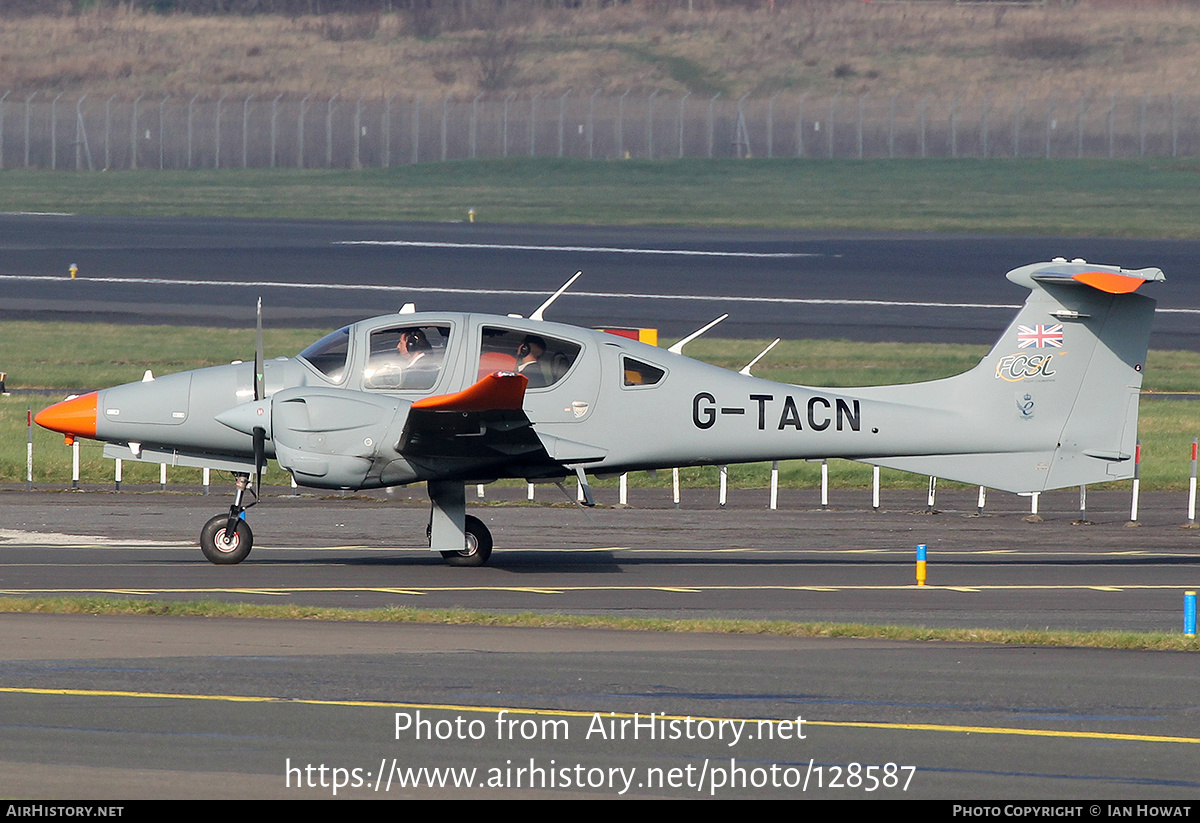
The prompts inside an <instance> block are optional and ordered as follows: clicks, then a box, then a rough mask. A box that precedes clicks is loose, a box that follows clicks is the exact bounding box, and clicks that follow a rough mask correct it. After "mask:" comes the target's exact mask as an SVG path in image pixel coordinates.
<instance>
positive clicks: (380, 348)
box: [363, 327, 442, 389]
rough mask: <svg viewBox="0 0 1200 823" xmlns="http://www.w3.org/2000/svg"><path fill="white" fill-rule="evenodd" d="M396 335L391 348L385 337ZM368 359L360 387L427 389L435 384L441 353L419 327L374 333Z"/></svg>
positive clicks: (439, 367)
mask: <svg viewBox="0 0 1200 823" xmlns="http://www.w3.org/2000/svg"><path fill="white" fill-rule="evenodd" d="M393 334H395V335H397V336H396V338H393V339H395V340H396V343H395V345H394V346H392V345H388V344H387V343H386V342H384V336H385V335H387V336H389V337H390V335H393ZM371 350H372V352H371V358H370V362H369V363H368V366H367V368H366V369H365V370H364V371H363V385H364V386H365V387H366V388H371V389H429V388H432V387H433V385H434V384H435V383H436V382H437V379H438V374H440V372H441V367H442V362H441V361H442V357H441V355H442V351H441V350H440V349H435V348H434V347H433V346H432V345H431V344H430V342H429V337H428V335H427V334H426V332H425V330H424V329H422V328H419V327H413V328H407V329H400V330H398V332H397V330H394V329H393V330H390V331H389V332H382V333H378V332H377V333H376V334H374V335H372V339H371Z"/></svg>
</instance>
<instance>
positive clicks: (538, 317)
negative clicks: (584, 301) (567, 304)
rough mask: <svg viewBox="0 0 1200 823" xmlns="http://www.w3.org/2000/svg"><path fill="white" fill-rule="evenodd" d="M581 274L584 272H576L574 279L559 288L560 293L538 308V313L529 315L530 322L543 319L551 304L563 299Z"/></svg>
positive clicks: (556, 293)
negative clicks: (560, 298)
mask: <svg viewBox="0 0 1200 823" xmlns="http://www.w3.org/2000/svg"><path fill="white" fill-rule="evenodd" d="M581 274H583V272H582V271H577V272H575V276H574V277H572V278H571V279H570V280H568V281H567V282H566V283H563V284H562V286H560V287H559V289H558V291H556V292H555V293H554V294H552V295H550V297H549V298H548V299H547V300H546V302H545V303H543V304H542V305H540V306H538V307H537V311H535V312H534V313H533V314H531V315H529V319H530V320H541V319H543V318H542V315H543V314H544V313H545V311H546V309H548V308H550V304H551V303H553V302H554V301H555V300H557V299H558V298H559V297H561V296H562V293H563V292H565V291H566V290H567V289H568V288H570V287H571V284H572V283H574V282H575V281H576V280H578V279H579V276H580V275H581Z"/></svg>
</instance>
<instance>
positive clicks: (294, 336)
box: [0, 322, 1200, 489]
mask: <svg viewBox="0 0 1200 823" xmlns="http://www.w3.org/2000/svg"><path fill="white" fill-rule="evenodd" d="M322 333H324V330H319V329H267V330H266V331H265V333H264V348H265V350H266V351H267V352H268V354H269V355H272V356H274V355H276V354H281V353H287V354H289V355H290V354H293V353H295V352H297V351H299V350H300V349H302V348H303V347H304V346H306V345H307V344H308V343H310V342H312V340H314V339H316V338H317V337H319V336H320V335H321V334H322ZM78 340H88V341H90V343H91V345H89V346H88V347H87V348H85V349H80V348H79V347H78V346H77V345H75V343H74V341H78ZM765 342H766V341H758V340H737V341H729V340H720V341H716V340H706V339H703V338H701V339H699V340H696V341H694V342H693V343H691V344H690V345H689V348H688V352H689V354H690V355H691V356H694V357H696V358H697V359H700V360H705V361H707V362H711V363H715V364H716V365H719V366H724V367H726V368H733V369H738V368H741V367H742V366H743V365H744V364H745V363H746V362H748V361H749V360H750V359H751V358H752V357H753V356H754V355H755V354H757V353H758V352H759V351H761V350H762V348H763V346H764V345H765ZM253 346H254V335H253V332H252V331H251V330H246V331H244V332H237V331H234V332H230V331H229V330H228V329H205V328H196V327H185V328H174V327H156V326H118V325H104V324H74V323H22V322H16V323H9V324H6V325H5V326H4V327H3V329H0V351H3V352H5V359H6V364H7V366H6V371H8V373H9V375H10V377H9V386H10V387H11V388H33V387H37V388H48V389H61V390H62V392H63V395H65V394H66V392H67V391H82V390H91V389H96V388H103V387H105V386H110V385H116V384H120V383H127V382H132V381H136V380H139V379H141V377H142V374H143V372H144V371H145V370H146V369H147V368H151V369H152V370H153V371H154V372H155V373H156V374H167V373H171V372H175V371H182V370H185V369H194V368H201V367H204V366H211V365H219V364H222V363H228V362H230V361H231V360H238V359H249V358H250V357H252V352H253ZM986 352H987V348H986V347H984V346H957V345H948V344H893V343H857V342H850V341H830V340H816V341H813V340H807V341H804V340H801V341H784V342H782V343H780V344H779V345H778V346H777V347H776V348H775V349H773V350H772V352H771V354H770V355H769V356H768V357H767V358H766V359H764V360H763V361H761V362H760V363H759V364H758V365H757V366H756V367H755V374H756V375H757V376H759V377H764V378H766V379H769V380H776V381H780V382H786V383H799V384H804V385H816V386H829V387H850V386H859V385H869V384H884V383H907V382H915V381H919V380H933V379H937V378H940V377H947V376H949V375H952V374H958V373H960V372H963V371H966V370H967V369H970V368H971V367H973V366H974V365H975V364H976V363H978V362H979V359H980V358H981V357H983V355H984V354H986ZM1145 388H1146V389H1147V390H1149V391H1171V392H1197V391H1200V352H1151V354H1150V357H1149V358H1148V362H1147V367H1146V385H1145ZM58 399H61V398H60V397H58V396H48V397H45V398H43V397H39V396H28V395H24V396H12V397H2V398H0V482H9V483H14V482H20V481H22V480H24V479H25V467H26V464H25V457H26V440H27V431H26V411H27V409H30V408H32V409H33V411H34V412H37V411H38V410H39V409H40V408H42V407H44V406H47V405H50V403H52V402H55V401H56V400H58ZM1140 432H1141V437H1142V442H1143V452H1144V462H1143V467H1142V478H1143V481H1142V482H1143V486H1144V487H1145V488H1147V489H1179V488H1186V486H1187V477H1188V472H1189V463H1188V458H1189V457H1190V453H1191V452H1190V450H1191V442H1192V438H1194V437H1196V436H1200V403H1197V402H1186V401H1178V400H1166V399H1156V398H1153V397H1145V398H1143V401H1142V413H1141V426H1140ZM80 442H81V443H82V444H83V445H82V451H81V472H82V478H83V481H84V482H85V483H108V482H111V480H112V478H113V466H112V463H111V461H107V460H104V459H103V458H102V457H101V448H102V447H101V446H100V444H97V443H95V442H93V441H87V440H83V441H80ZM34 451H35V471H34V481H35V482H36V483H39V484H47V485H59V486H65V485H68V484H69V483H70V478H71V474H70V471H71V468H70V466H71V455H70V449H68V448H66V447H65V446H64V445H63V440H62V437H61V436H60V435H56V434H53V433H52V432H48V431H45V430H43V429H41V428H39V427H36V426H35V427H34ZM158 471H159V469H158V466H157V465H144V464H143V465H138V464H134V463H131V462H128V461H127V462H126V463H125V466H124V480H125V482H128V483H131V484H143V483H144V484H152V483H157V482H158V477H159V475H158ZM881 477H882V482H883V483H884V484H885V485H886V486H887V487H889V488H908V489H920V488H924V485H925V482H926V481H925V478H923V477H920V476H917V475H912V474H908V473H905V472H899V471H894V470H890V469H885V470H883V472H882V475H881ZM780 479H781V482H782V483H783V484H784V485H785V486H793V487H813V486H816V485H817V484H818V483H819V482H820V467H819V466H818V465H817V464H814V463H808V462H804V461H785V462H784V463H782V464H781V467H780ZM267 480H268V482H270V483H277V484H284V483H287V482H288V481H287V476H286V475H285V474H284V473H283V472H281V471H279V470H278V469H274V470H273V471H272V472H271V473H269V474H268V476H267ZM170 482H171V483H172V484H175V483H184V484H197V483H199V482H200V472H199V471H198V470H192V469H181V468H173V469H171V470H170ZM217 482H224V481H216V480H214V483H217ZM605 482H608V483H615V481H604V482H601V483H600V485H602V486H603V485H604V483H605ZM634 482H635V483H637V484H639V485H644V486H645V485H657V486H663V485H668V484H669V483H670V482H671V480H670V477H669V475H666V474H660V475H659V476H658V477H657V478H650V477H648V476H646V475H644V474H641V473H639V474H638V475H637V477H636V478H635V480H634ZM682 482H683V483H684V484H685V485H687V486H690V487H712V486H715V485H716V484H717V469H716V468H715V467H705V468H688V469H684V470H683V471H682ZM729 482H730V483H731V484H732V485H733V486H734V487H735V488H765V487H766V486H767V484H768V482H769V465H768V464H761V463H755V464H747V465H742V466H732V467H730V470H729ZM830 482H831V483H832V484H833V485H834V486H835V487H838V488H867V487H868V486H869V485H870V483H871V469H870V468H869V467H868V466H865V465H862V464H859V463H854V462H851V461H847V460H833V461H831V462H830Z"/></svg>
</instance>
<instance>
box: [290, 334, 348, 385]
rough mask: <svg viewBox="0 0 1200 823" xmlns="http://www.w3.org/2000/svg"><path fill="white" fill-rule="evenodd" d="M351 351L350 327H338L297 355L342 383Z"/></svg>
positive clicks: (333, 379)
mask: <svg viewBox="0 0 1200 823" xmlns="http://www.w3.org/2000/svg"><path fill="white" fill-rule="evenodd" d="M349 353H350V327H349V326H346V327H344V328H341V329H338V330H337V331H335V332H332V333H331V334H327V335H325V336H324V337H322V338H321V339H320V340H318V341H317V342H316V343H313V344H312V345H311V346H309V347H308V348H307V349H305V350H304V351H302V352H300V354H298V355H296V356H297V357H300V358H302V359H303V360H307V361H308V362H309V364H311V365H312V367H313V368H315V369H316V370H317V371H319V372H321V374H323V375H325V376H326V377H328V378H329V379H330V380H332V381H333V382H335V383H340V382H341V380H342V378H343V377H344V376H345V374H346V358H347V357H348V356H349Z"/></svg>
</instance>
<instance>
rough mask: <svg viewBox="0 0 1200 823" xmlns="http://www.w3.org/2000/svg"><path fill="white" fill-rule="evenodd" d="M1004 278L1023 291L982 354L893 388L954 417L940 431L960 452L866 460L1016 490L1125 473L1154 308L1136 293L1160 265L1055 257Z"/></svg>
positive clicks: (1114, 477)
mask: <svg viewBox="0 0 1200 823" xmlns="http://www.w3.org/2000/svg"><path fill="white" fill-rule="evenodd" d="M1008 278H1009V279H1010V280H1012V281H1013V282H1014V283H1018V284H1020V285H1023V286H1025V287H1026V288H1028V289H1030V294H1029V297H1028V299H1027V300H1026V301H1025V305H1024V306H1023V307H1022V309H1021V311H1020V312H1019V313H1018V315H1017V317H1016V319H1015V320H1014V321H1013V322H1012V324H1011V325H1010V326H1009V327H1008V329H1007V330H1006V331H1005V332H1004V334H1003V335H1002V336H1001V337H1000V339H999V341H997V343H996V345H995V346H994V347H993V348H992V350H991V352H990V353H989V354H988V355H987V357H985V358H984V359H983V360H982V361H981V362H980V364H979V365H978V366H977V367H976V368H974V369H972V370H971V371H969V372H967V373H965V374H962V375H959V376H957V377H952V378H948V379H946V380H939V381H934V382H932V383H923V384H916V385H914V386H906V387H898V389H897V390H896V391H897V393H899V394H901V395H902V396H904V398H903V399H905V400H908V401H909V402H912V401H914V400H917V399H918V398H920V402H921V404H922V405H925V406H931V407H933V408H936V409H940V410H945V411H951V412H954V413H956V414H957V416H958V417H959V419H960V420H961V426H960V427H959V429H960V430H959V431H957V432H946V433H945V440H946V442H949V443H954V444H955V445H954V447H953V449H952V451H954V452H957V453H942V454H938V453H930V454H928V455H921V456H914V457H880V458H869V459H867V460H866V462H869V463H875V464H878V465H881V466H889V467H892V468H898V469H904V470H906V471H915V472H920V473H922V474H930V475H936V476H938V477H944V478H947V479H952V480H961V481H963V482H967V483H978V484H980V485H984V486H989V487H991V488H997V489H1004V490H1007V491H1015V492H1032V491H1044V490H1046V489H1054V488H1062V487H1065V486H1074V485H1080V484H1086V483H1098V482H1103V481H1106V480H1120V479H1125V478H1129V477H1132V476H1133V454H1134V444H1135V442H1136V439H1137V413H1138V393H1139V391H1140V389H1141V385H1142V369H1143V366H1144V364H1145V362H1146V350H1147V347H1148V344H1149V339H1150V324H1151V322H1152V320H1153V317H1154V305H1155V303H1154V301H1153V300H1151V299H1150V298H1147V297H1143V296H1141V295H1139V294H1136V293H1135V292H1136V290H1137V288H1138V287H1139V286H1141V285H1142V284H1143V283H1145V282H1147V281H1159V280H1163V279H1164V277H1163V274H1162V272H1161V271H1159V270H1158V269H1141V270H1138V271H1127V270H1123V269H1120V268H1117V267H1115V266H1094V265H1090V264H1087V263H1084V262H1083V261H1074V262H1070V263H1068V262H1066V261H1064V260H1056V261H1053V262H1050V263H1040V264H1035V265H1031V266H1023V267H1021V268H1019V269H1014V270H1013V271H1011V272H1009V273H1008ZM905 395H906V396H905ZM932 451H936V450H931V452H932ZM947 451H951V449H948V450H947Z"/></svg>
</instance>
